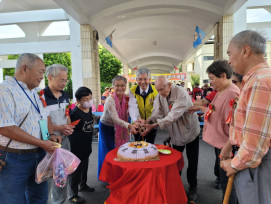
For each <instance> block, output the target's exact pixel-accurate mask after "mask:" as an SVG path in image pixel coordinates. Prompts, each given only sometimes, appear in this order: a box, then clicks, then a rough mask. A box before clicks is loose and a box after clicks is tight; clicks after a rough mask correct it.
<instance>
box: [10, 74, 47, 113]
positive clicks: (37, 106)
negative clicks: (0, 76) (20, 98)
mask: <svg viewBox="0 0 271 204" xmlns="http://www.w3.org/2000/svg"><path fill="white" fill-rule="evenodd" d="M14 79H15V81H16V82H17V84H18V85H19V86H20V88H21V89H22V90H23V92H24V94H25V95H26V96H27V98H28V99H29V101H30V102H31V103H32V105H33V106H34V107H35V109H36V110H37V111H38V113H39V114H40V108H39V105H38V102H37V100H36V97H35V94H33V96H34V99H35V102H36V104H37V105H36V104H34V102H33V101H32V99H31V98H30V97H29V96H28V94H27V93H26V92H25V90H24V88H23V87H22V86H21V84H19V82H18V81H17V79H16V78H15V77H14ZM40 116H41V118H42V115H41V114H40Z"/></svg>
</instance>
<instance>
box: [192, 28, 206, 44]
mask: <svg viewBox="0 0 271 204" xmlns="http://www.w3.org/2000/svg"><path fill="white" fill-rule="evenodd" d="M205 35H206V33H205V32H204V31H203V30H201V29H200V28H199V27H198V26H196V30H195V34H194V42H193V47H194V48H195V49H197V48H198V46H199V45H200V44H201V43H202V39H203V38H204V37H205Z"/></svg>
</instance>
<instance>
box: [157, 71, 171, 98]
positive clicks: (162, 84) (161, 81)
mask: <svg viewBox="0 0 271 204" xmlns="http://www.w3.org/2000/svg"><path fill="white" fill-rule="evenodd" d="M155 88H156V90H157V91H158V93H159V94H160V95H161V96H162V97H164V98H166V97H168V95H169V93H170V90H171V83H170V82H169V80H168V79H167V77H166V76H159V77H158V78H157V79H156V80H155Z"/></svg>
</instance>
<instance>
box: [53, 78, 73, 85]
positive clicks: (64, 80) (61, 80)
mask: <svg viewBox="0 0 271 204" xmlns="http://www.w3.org/2000/svg"><path fill="white" fill-rule="evenodd" d="M53 77H54V76H53ZM54 78H55V79H56V80H57V81H58V82H61V83H62V84H67V83H69V80H68V79H59V78H57V77H54Z"/></svg>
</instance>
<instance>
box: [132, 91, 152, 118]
mask: <svg viewBox="0 0 271 204" xmlns="http://www.w3.org/2000/svg"><path fill="white" fill-rule="evenodd" d="M139 90H140V95H141V94H142V92H143V89H141V88H140V86H139ZM148 91H149V86H148V88H147V89H146V90H145V92H146V94H147V93H148ZM129 114H130V117H131V119H132V121H133V122H135V121H136V120H138V119H140V114H139V109H138V104H137V100H136V98H135V96H134V94H133V93H132V92H131V91H129Z"/></svg>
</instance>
